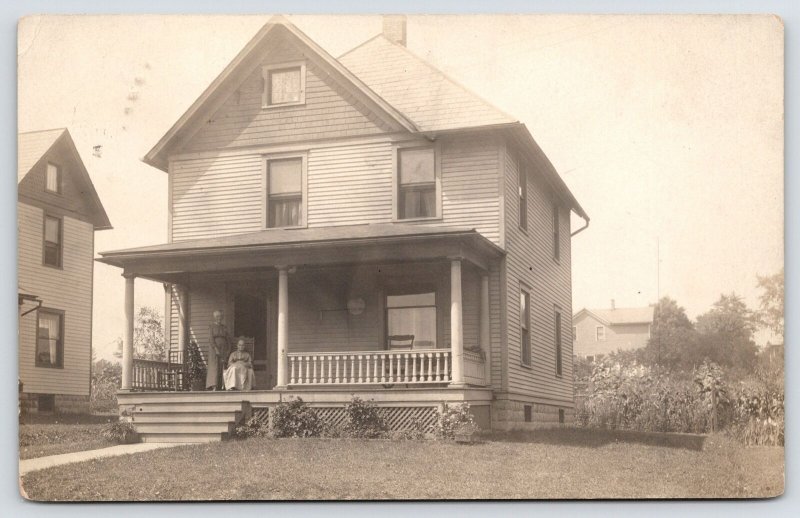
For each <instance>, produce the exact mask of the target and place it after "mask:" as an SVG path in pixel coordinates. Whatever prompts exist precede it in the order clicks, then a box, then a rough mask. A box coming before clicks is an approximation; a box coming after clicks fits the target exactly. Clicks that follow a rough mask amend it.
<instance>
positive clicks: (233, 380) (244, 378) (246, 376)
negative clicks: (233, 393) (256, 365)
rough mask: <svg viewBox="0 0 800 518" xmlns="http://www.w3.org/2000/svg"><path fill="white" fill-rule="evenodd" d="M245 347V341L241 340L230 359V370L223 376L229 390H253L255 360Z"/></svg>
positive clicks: (226, 370)
mask: <svg viewBox="0 0 800 518" xmlns="http://www.w3.org/2000/svg"><path fill="white" fill-rule="evenodd" d="M244 347H245V345H244V340H243V339H241V338H240V339H239V341H238V342H237V343H236V350H235V351H233V352H232V353H231V355H230V357H229V358H228V368H227V369H225V373H224V375H223V378H224V381H225V388H226V389H227V390H253V378H254V377H255V374H254V373H253V359H252V358H251V357H250V353H248V352H247V351H245V350H244Z"/></svg>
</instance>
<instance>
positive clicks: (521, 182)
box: [517, 160, 529, 232]
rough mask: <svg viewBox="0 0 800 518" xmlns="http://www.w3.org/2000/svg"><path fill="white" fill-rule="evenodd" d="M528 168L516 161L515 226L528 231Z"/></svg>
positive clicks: (520, 161)
mask: <svg viewBox="0 0 800 518" xmlns="http://www.w3.org/2000/svg"><path fill="white" fill-rule="evenodd" d="M528 183H529V178H528V168H527V167H526V166H525V164H524V163H523V162H522V160H517V212H518V214H517V226H518V227H519V228H520V230H522V231H524V232H527V231H528Z"/></svg>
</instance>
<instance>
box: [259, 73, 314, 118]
mask: <svg viewBox="0 0 800 518" xmlns="http://www.w3.org/2000/svg"><path fill="white" fill-rule="evenodd" d="M263 74H264V98H263V102H262V106H263V107H264V108H271V107H277V106H292V105H297V104H305V102H306V66H305V64H304V63H283V64H279V65H267V66H265V67H264V68H263Z"/></svg>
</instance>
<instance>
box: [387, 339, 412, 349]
mask: <svg viewBox="0 0 800 518" xmlns="http://www.w3.org/2000/svg"><path fill="white" fill-rule="evenodd" d="M388 338H389V344H388V345H389V350H390V351H393V350H398V349H413V348H414V335H390V336H389V337H388Z"/></svg>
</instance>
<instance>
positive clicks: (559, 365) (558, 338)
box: [554, 309, 563, 376]
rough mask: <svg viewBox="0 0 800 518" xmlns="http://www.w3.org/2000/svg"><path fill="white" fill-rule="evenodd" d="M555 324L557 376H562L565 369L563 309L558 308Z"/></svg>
mask: <svg viewBox="0 0 800 518" xmlns="http://www.w3.org/2000/svg"><path fill="white" fill-rule="evenodd" d="M554 320H555V321H554V324H555V328H556V334H555V341H556V376H561V374H562V370H563V360H562V359H561V352H562V351H561V349H562V348H561V311H559V310H558V309H556V312H555V318H554Z"/></svg>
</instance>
